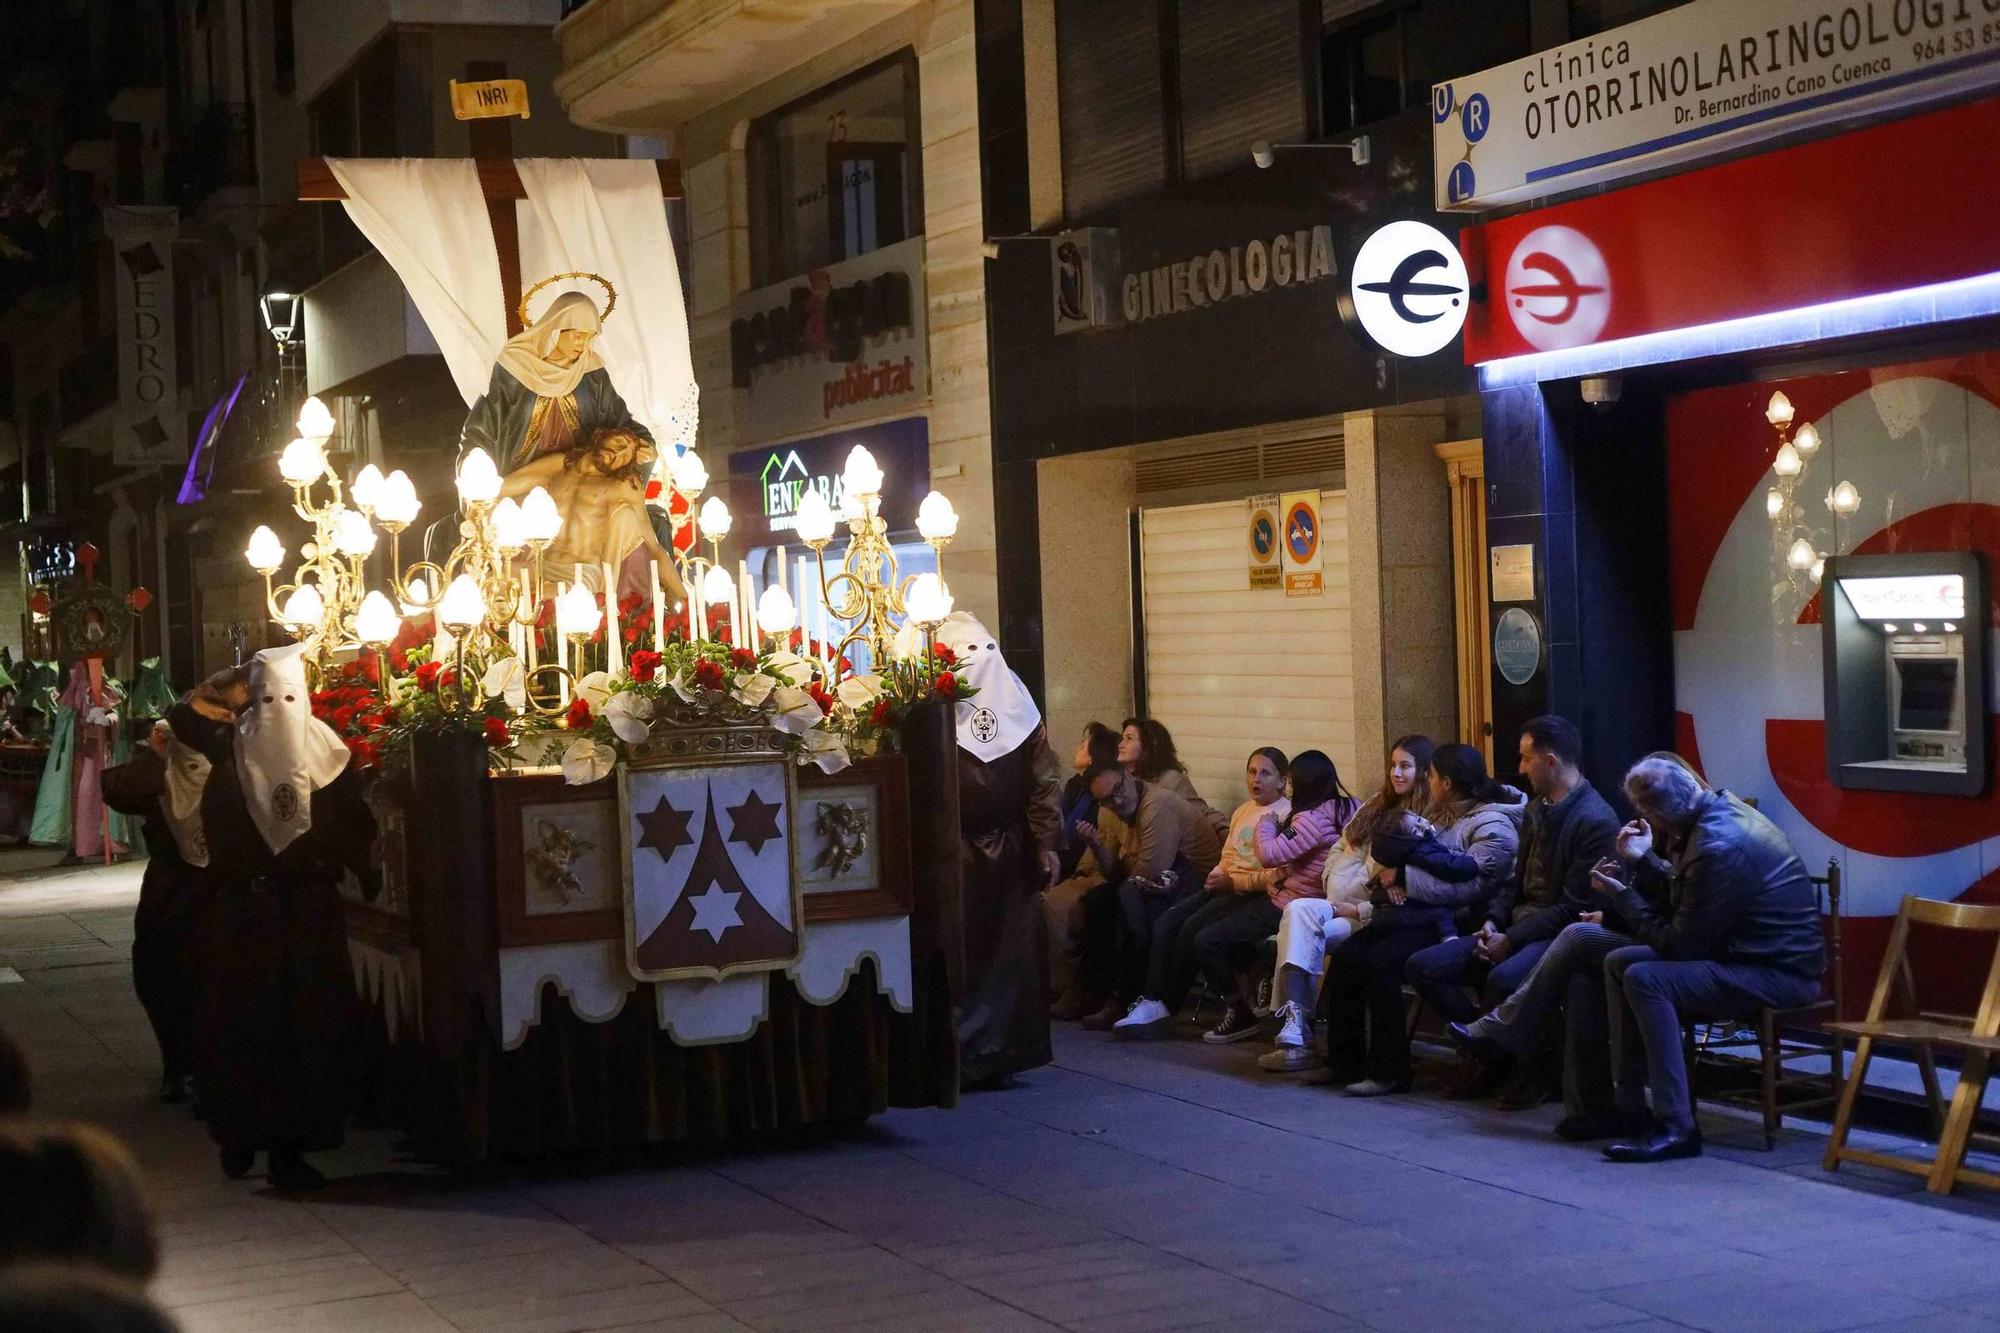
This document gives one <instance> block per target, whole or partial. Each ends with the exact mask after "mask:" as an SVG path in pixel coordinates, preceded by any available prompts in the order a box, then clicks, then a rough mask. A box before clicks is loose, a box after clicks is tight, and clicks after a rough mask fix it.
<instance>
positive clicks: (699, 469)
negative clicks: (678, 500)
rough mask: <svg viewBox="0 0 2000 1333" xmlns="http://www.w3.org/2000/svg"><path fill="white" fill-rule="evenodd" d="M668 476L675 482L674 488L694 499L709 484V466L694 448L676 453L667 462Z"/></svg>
mask: <svg viewBox="0 0 2000 1333" xmlns="http://www.w3.org/2000/svg"><path fill="white" fill-rule="evenodd" d="M667 476H668V478H669V479H670V480H672V482H673V483H674V489H675V490H677V491H679V492H680V493H681V494H682V495H685V496H686V497H687V498H688V499H690V500H692V499H694V498H695V497H697V496H699V495H700V494H701V493H702V491H703V490H705V489H706V488H707V486H708V468H707V467H706V466H705V465H704V464H703V463H702V461H701V455H700V454H698V453H696V452H695V451H694V450H692V449H688V450H685V451H683V452H681V453H678V454H675V455H674V457H673V461H672V462H670V463H668V464H667Z"/></svg>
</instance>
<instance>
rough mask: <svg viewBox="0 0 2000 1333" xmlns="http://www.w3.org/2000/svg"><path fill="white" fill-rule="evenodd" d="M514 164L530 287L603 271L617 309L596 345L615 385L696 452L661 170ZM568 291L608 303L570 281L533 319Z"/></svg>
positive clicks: (611, 162)
mask: <svg viewBox="0 0 2000 1333" xmlns="http://www.w3.org/2000/svg"><path fill="white" fill-rule="evenodd" d="M514 166H515V168H516V169H517V170H519V171H520V173H521V184H522V185H524V186H525V187H526V188H527V192H528V203H527V207H526V208H524V209H523V210H522V216H521V286H522V288H523V290H525V289H526V288H528V287H530V286H532V285H533V284H534V283H536V282H539V281H540V280H541V279H542V278H545V277H547V276H549V275H550V274H554V273H572V272H584V273H598V274H602V275H603V276H604V278H605V279H606V280H607V281H609V282H610V283H611V284H612V285H613V286H614V287H616V288H617V289H618V308H617V310H616V311H614V312H613V314H612V316H611V318H610V319H609V320H606V321H605V324H604V332H603V333H601V334H600V335H598V339H597V353H598V355H599V356H601V357H603V358H604V368H605V369H606V370H607V371H609V372H610V375H611V383H612V385H613V387H615V388H616V389H617V390H618V393H619V395H620V396H621V397H623V398H624V399H625V405H626V406H627V407H629V408H631V409H632V415H634V416H636V417H638V418H639V420H641V421H643V422H645V423H646V425H647V426H648V427H649V428H650V429H651V430H652V432H653V435H654V437H655V438H656V439H658V440H659V442H660V443H661V445H662V446H669V445H671V446H677V447H683V448H685V447H690V446H692V445H693V444H694V434H695V424H696V412H697V402H696V389H695V380H694V360H693V357H692V355H691V354H690V352H689V350H688V326H687V306H686V303H685V302H684V300H683V298H682V295H681V274H680V267H679V265H678V264H676V263H675V261H674V241H673V236H672V235H671V233H669V232H668V230H667V210H666V206H665V204H664V203H663V202H662V201H661V199H660V175H659V171H658V168H657V166H656V164H655V163H653V162H651V161H645V160H637V159H635V160H630V161H622V160H619V159H616V158H553V157H527V158H521V159H519V160H518V161H516V162H515V163H514ZM571 287H574V288H575V289H576V290H578V291H581V292H587V293H589V295H590V297H591V299H593V300H596V301H598V302H599V304H600V305H601V304H602V294H601V293H600V292H599V291H598V289H597V286H596V284H594V283H591V282H587V281H575V282H565V283H559V284H556V287H555V288H554V289H553V290H545V291H543V292H542V293H541V294H540V295H538V296H537V297H536V298H535V302H534V310H533V312H531V313H537V312H539V311H540V310H541V309H542V308H543V306H544V305H545V304H546V303H547V301H548V300H549V298H550V297H551V296H552V295H553V294H554V291H556V290H564V289H568V288H571Z"/></svg>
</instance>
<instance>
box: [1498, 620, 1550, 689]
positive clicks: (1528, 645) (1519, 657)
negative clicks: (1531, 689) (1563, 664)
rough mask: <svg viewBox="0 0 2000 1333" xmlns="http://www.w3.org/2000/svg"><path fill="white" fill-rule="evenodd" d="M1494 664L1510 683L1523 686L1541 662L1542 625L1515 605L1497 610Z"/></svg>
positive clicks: (1501, 675) (1533, 676)
mask: <svg viewBox="0 0 2000 1333" xmlns="http://www.w3.org/2000/svg"><path fill="white" fill-rule="evenodd" d="M1493 665H1494V667H1495V668H1496V669H1497V670H1498V671H1499V672H1500V678H1501V679H1502V680H1505V681H1506V682H1507V683H1508V684H1509V685H1526V684H1527V683H1528V682H1529V681H1531V680H1533V679H1534V678H1535V672H1536V671H1537V670H1539V669H1540V668H1541V665H1542V627H1541V626H1540V625H1537V624H1536V623H1535V618H1534V617H1533V616H1531V615H1529V614H1528V613H1527V611H1525V610H1523V609H1522V608H1521V607H1518V606H1510V607H1508V608H1507V609H1506V610H1505V611H1502V612H1501V613H1500V623H1499V624H1497V625H1495V626H1494V627H1493Z"/></svg>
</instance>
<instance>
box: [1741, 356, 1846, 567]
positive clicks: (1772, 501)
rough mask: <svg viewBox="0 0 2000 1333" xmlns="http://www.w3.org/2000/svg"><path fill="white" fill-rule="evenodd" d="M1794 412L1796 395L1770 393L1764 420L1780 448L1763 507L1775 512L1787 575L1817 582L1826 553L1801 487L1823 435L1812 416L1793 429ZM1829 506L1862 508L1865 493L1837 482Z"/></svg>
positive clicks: (1776, 545)
mask: <svg viewBox="0 0 2000 1333" xmlns="http://www.w3.org/2000/svg"><path fill="white" fill-rule="evenodd" d="M1796 415H1797V413H1796V410H1795V409H1794V408H1793V407H1792V400H1791V399H1790V398H1787V397H1786V396H1785V394H1784V392H1783V391H1782V390H1779V391H1776V392H1774V393H1772V395H1771V398H1770V401H1769V403H1767V404H1766V406H1765V408H1764V419H1765V420H1766V421H1768V422H1770V423H1771V429H1773V430H1775V431H1777V432H1778V452H1777V455H1776V457H1774V458H1773V459H1772V460H1771V473H1772V475H1773V476H1775V477H1776V478H1777V484H1776V485H1774V486H1772V487H1771V488H1770V489H1769V490H1767V491H1765V492H1764V512H1765V513H1767V514H1769V515H1770V517H1771V541H1772V547H1773V550H1774V552H1775V553H1776V555H1777V558H1778V559H1780V560H1782V561H1783V562H1784V565H1785V568H1786V569H1787V571H1788V574H1787V577H1788V578H1790V579H1792V580H1794V581H1804V580H1810V581H1811V584H1812V585H1814V586H1817V585H1818V583H1819V580H1820V575H1821V573H1822V571H1824V569H1825V568H1826V556H1827V553H1826V552H1825V551H1822V550H1819V549H1818V548H1817V547H1816V546H1815V545H1814V543H1813V541H1812V536H1813V531H1812V526H1811V525H1810V524H1809V523H1807V522H1806V516H1805V511H1804V507H1803V506H1802V505H1801V504H1800V503H1799V502H1798V497H1797V491H1798V485H1799V480H1800V478H1801V477H1802V476H1803V475H1804V473H1805V470H1806V466H1807V465H1808V464H1809V463H1810V462H1811V460H1812V459H1813V457H1814V456H1815V455H1816V454H1818V452H1819V448H1820V435H1819V428H1818V427H1816V426H1814V425H1813V423H1812V422H1810V421H1808V422H1805V423H1803V424H1802V425H1800V426H1799V428H1798V429H1797V430H1796V431H1793V430H1792V429H1791V426H1792V421H1793V419H1794V417H1795V416H1796ZM1787 432H1790V435H1789V438H1787ZM1826 507H1827V508H1828V509H1829V510H1831V511H1832V512H1833V513H1834V514H1835V515H1839V516H1845V515H1848V514H1852V513H1854V512H1855V511H1856V510H1857V509H1859V508H1860V507H1861V492H1860V491H1858V490H1856V489H1855V487H1854V483H1853V482H1851V481H1841V482H1836V483H1835V484H1834V486H1833V487H1832V489H1830V490H1828V491H1827V493H1826Z"/></svg>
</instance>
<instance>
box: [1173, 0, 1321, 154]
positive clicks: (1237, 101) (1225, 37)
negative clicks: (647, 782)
mask: <svg viewBox="0 0 2000 1333" xmlns="http://www.w3.org/2000/svg"><path fill="white" fill-rule="evenodd" d="M1178 13H1179V22H1180V48H1179V53H1180V61H1179V64H1180V90H1181V162H1182V164H1183V170H1184V171H1185V172H1186V174H1187V178H1188V179H1189V180H1194V179H1198V178H1199V177H1202V176H1208V175H1212V174H1214V173H1215V172H1218V171H1227V170H1229V169H1230V168H1232V167H1241V166H1243V165H1245V164H1246V163H1248V162H1249V160H1250V145H1251V144H1252V143H1254V142H1256V141H1257V140H1259V139H1268V140H1272V141H1284V140H1295V139H1300V138H1303V137H1305V131H1306V99H1305V88H1306V79H1305V36H1304V31H1303V24H1302V22H1301V17H1300V10H1299V4H1298V0H1233V3H1230V4H1217V3H1215V2H1214V0H1181V3H1180V7H1179V11H1178Z"/></svg>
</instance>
